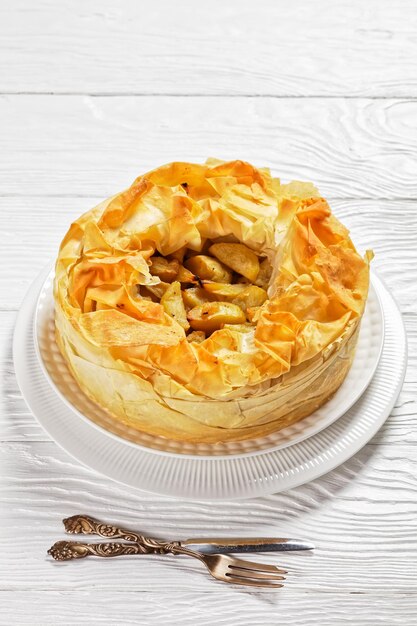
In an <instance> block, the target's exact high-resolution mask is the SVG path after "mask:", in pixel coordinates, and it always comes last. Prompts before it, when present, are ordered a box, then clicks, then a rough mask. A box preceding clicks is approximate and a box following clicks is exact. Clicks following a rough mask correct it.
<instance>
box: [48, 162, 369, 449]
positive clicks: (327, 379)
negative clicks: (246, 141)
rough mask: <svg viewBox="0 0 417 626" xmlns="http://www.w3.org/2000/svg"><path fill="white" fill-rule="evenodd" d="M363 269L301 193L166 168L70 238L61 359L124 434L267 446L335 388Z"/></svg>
mask: <svg viewBox="0 0 417 626" xmlns="http://www.w3.org/2000/svg"><path fill="white" fill-rule="evenodd" d="M370 258H371V253H369V252H368V253H366V255H365V258H362V257H361V256H360V255H359V254H358V253H357V252H356V250H355V247H354V245H353V243H352V241H351V240H350V238H349V234H348V231H347V229H346V228H345V227H344V226H342V224H341V223H340V222H339V221H338V220H337V219H336V218H335V217H334V215H333V214H332V212H331V210H330V207H329V205H328V203H327V202H326V200H325V199H324V198H322V197H321V196H320V194H319V192H318V191H317V189H316V188H315V187H314V186H313V185H312V184H310V183H301V182H291V183H289V184H281V182H280V181H279V179H276V178H272V177H271V174H270V172H269V171H268V170H267V169H263V168H262V169H257V168H255V167H253V166H252V165H250V164H249V163H245V162H243V161H232V162H222V161H218V160H214V159H210V160H208V161H207V163H206V164H204V165H199V164H193V163H171V164H169V165H165V166H162V167H159V168H157V169H155V170H152V171H151V172H148V173H146V174H144V175H143V176H139V178H137V179H136V180H135V181H134V183H133V184H132V186H131V187H129V188H128V189H127V190H126V191H123V192H122V193H120V194H117V195H116V196H114V197H112V198H110V199H108V200H106V201H104V202H103V203H101V204H100V205H99V206H97V207H96V208H94V209H92V210H90V211H88V212H87V213H85V214H84V215H83V216H82V217H80V218H79V219H77V220H76V221H75V222H74V223H73V224H72V225H71V227H70V229H69V231H68V233H67V234H66V236H65V238H64V240H63V241H62V244H61V247H60V250H59V255H58V259H57V263H56V275H55V284H54V295H55V307H56V315H55V319H56V337H57V341H58V345H59V347H60V349H61V352H62V354H63V356H64V357H65V360H66V362H67V364H68V366H69V368H70V370H71V372H72V374H73V375H74V377H75V379H76V380H77V382H78V384H79V386H80V387H81V388H82V389H83V391H84V392H85V393H86V394H87V395H88V396H89V397H90V398H92V399H93V400H95V401H96V402H97V403H98V404H99V405H101V406H102V407H103V408H105V409H106V410H108V411H109V412H110V413H111V414H112V415H113V416H114V417H115V418H116V419H118V420H121V421H122V422H123V423H125V424H127V425H129V426H130V427H133V428H136V429H138V430H140V431H144V432H147V433H151V434H154V435H162V436H165V437H169V438H171V439H177V440H182V441H191V442H210V443H215V442H220V441H227V440H229V441H233V440H235V441H238V440H242V439H247V438H252V437H257V436H261V435H266V434H268V433H271V432H273V431H275V430H279V429H281V428H283V427H284V426H287V425H289V424H292V423H293V422H295V421H297V420H300V419H301V418H303V417H305V416H306V415H308V414H310V413H311V412H312V411H314V410H315V409H317V408H318V407H319V406H320V405H321V404H323V403H324V402H325V401H326V400H327V399H328V398H329V397H330V396H331V395H332V394H333V393H334V392H335V391H336V389H337V388H338V387H339V386H340V384H341V383H342V382H343V380H344V378H345V376H346V374H347V372H348V370H349V367H350V365H351V362H352V359H353V355H354V349H355V344H356V340H357V335H358V329H359V324H360V320H361V317H362V314H363V311H364V307H365V302H366V297H367V292H368V283H369V260H370Z"/></svg>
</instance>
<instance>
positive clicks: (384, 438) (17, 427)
mask: <svg viewBox="0 0 417 626" xmlns="http://www.w3.org/2000/svg"><path fill="white" fill-rule="evenodd" d="M14 320H15V313H14V312H12V311H7V312H6V311H2V312H0V354H1V355H2V357H1V359H0V379H1V380H2V381H3V393H2V394H1V395H0V442H2V441H5V442H19V441H22V442H25V441H49V436H48V435H47V434H46V433H45V432H44V430H43V429H42V427H41V426H40V425H39V424H38V422H37V421H36V419H35V418H34V417H33V415H32V414H31V412H30V411H29V409H28V408H27V406H26V403H25V401H24V400H23V398H22V395H21V393H20V390H19V388H18V386H17V381H16V376H15V373H14V369H13V362H12V350H11V344H12V334H13V327H14ZM404 321H405V325H406V330H407V334H408V343H409V356H408V369H407V372H406V377H405V382H404V386H403V389H402V391H401V394H400V396H399V398H398V400H397V403H396V405H395V407H394V409H393V411H392V413H391V416H390V418H389V419H388V421H387V422H386V423H385V424H384V426H383V427H382V428H381V430H380V431H379V432H378V433H377V434H376V435H375V437H374V438H373V439H372V441H371V443H370V444H369V445H379V444H380V443H385V444H387V443H398V444H416V443H417V431H416V428H415V415H416V412H417V324H416V321H417V317H416V316H415V315H414V314H412V313H406V314H404Z"/></svg>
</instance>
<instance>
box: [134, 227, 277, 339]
mask: <svg viewBox="0 0 417 626" xmlns="http://www.w3.org/2000/svg"><path fill="white" fill-rule="evenodd" d="M224 239H225V238H223V240H222V241H218V240H217V241H211V240H207V241H206V242H205V244H204V246H203V248H202V250H201V251H198V252H197V251H195V250H191V249H189V248H187V247H185V246H184V247H182V248H180V249H178V250H176V251H175V252H174V253H172V254H170V255H168V256H166V257H164V256H161V255H159V254H156V255H154V256H152V257H151V258H150V259H149V263H150V267H149V271H150V273H151V274H152V275H153V276H155V277H157V278H159V279H160V282H159V283H157V284H155V285H146V286H144V285H138V294H139V296H140V297H142V298H144V299H148V300H152V301H153V302H159V303H160V304H161V305H162V306H163V308H164V311H165V313H167V314H168V315H170V316H171V317H172V318H174V319H175V320H176V321H177V322H178V323H179V324H180V325H181V326H182V328H183V329H184V331H185V333H186V335H187V339H188V341H194V342H198V343H200V342H202V341H204V339H206V338H207V337H208V336H209V335H210V334H211V333H212V332H214V331H216V330H219V329H221V328H225V327H226V328H227V327H228V326H230V325H233V328H234V329H235V330H238V331H241V332H245V331H247V330H249V329H250V328H251V327H253V326H254V324H255V323H256V322H255V321H254V320H255V317H256V312H257V311H258V310H259V307H261V306H262V304H264V302H265V301H266V300H267V299H268V294H267V288H268V283H269V280H270V278H271V273H272V267H271V264H270V262H269V260H268V259H267V258H266V257H265V256H259V255H258V254H257V253H255V252H254V251H253V250H251V249H250V248H248V247H247V246H245V245H244V244H242V243H238V242H236V241H230V239H231V238H226V239H228V240H227V241H225V240H224Z"/></svg>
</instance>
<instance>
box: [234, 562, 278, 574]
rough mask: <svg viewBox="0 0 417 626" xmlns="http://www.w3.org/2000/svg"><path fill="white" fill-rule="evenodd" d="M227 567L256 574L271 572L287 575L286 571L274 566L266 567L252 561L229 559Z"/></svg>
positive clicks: (263, 564)
mask: <svg viewBox="0 0 417 626" xmlns="http://www.w3.org/2000/svg"><path fill="white" fill-rule="evenodd" d="M229 567H239V568H240V569H247V570H252V571H258V572H271V573H274V574H288V572H287V570H285V569H281V568H280V567H277V566H276V565H266V564H265V563H255V562H254V561H243V560H241V559H231V562H230V563H229Z"/></svg>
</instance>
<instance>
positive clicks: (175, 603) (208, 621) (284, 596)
mask: <svg viewBox="0 0 417 626" xmlns="http://www.w3.org/2000/svg"><path fill="white" fill-rule="evenodd" d="M416 611H417V597H416V595H415V594H413V593H409V594H397V593H391V592H389V591H388V592H384V593H383V594H381V593H379V592H370V593H361V594H354V593H353V592H352V593H350V592H349V591H346V592H344V593H337V594H334V593H329V592H321V591H320V590H315V591H314V593H301V592H300V590H299V589H292V588H291V586H290V585H288V586H287V587H286V588H285V589H281V590H278V591H276V592H271V591H255V590H253V591H249V590H247V589H245V590H243V589H236V588H232V587H231V588H226V589H223V588H221V587H220V583H216V582H214V581H213V584H212V585H211V586H210V588H209V586H208V585H207V590H206V591H205V592H202V591H199V592H193V591H187V592H183V591H174V592H169V593H164V594H163V595H162V594H161V593H160V592H156V593H155V592H149V593H141V594H138V593H136V592H120V591H117V592H115V591H113V592H112V593H111V594H110V593H109V592H108V591H99V590H94V591H93V590H91V589H88V590H87V589H86V590H83V591H79V590H77V591H46V592H45V591H44V592H39V591H38V592H37V591H18V592H13V593H12V592H7V591H5V592H0V620H1V619H2V618H3V619H4V622H3V623H4V624H6V623H10V622H9V620H10V616H11V615H13V616H14V620H15V622H14V623H16V624H19V626H45V624H63V625H65V626H91V624H105V625H106V626H120V625H121V624H123V626H136V625H137V624H146V625H148V624H169V625H170V626H176V625H178V626H195V625H196V624H199V625H200V626H213V624H218V626H230V625H231V624H233V625H234V624H236V623H237V621H236V620H237V618H238V621H239V624H241V626H249V625H250V626H265V624H278V623H281V621H282V620H283V618H282V617H281V616H285V619H284V620H283V621H284V622H285V626H300V624H303V626H304V625H305V624H315V623H318V624H320V626H335V624H355V625H356V626H358V625H359V624H360V626H374V624H378V625H381V626H384V625H385V626H396V625H398V626H404V624H412V623H413V622H414V618H415V615H416ZM238 616H239V617H238Z"/></svg>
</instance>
